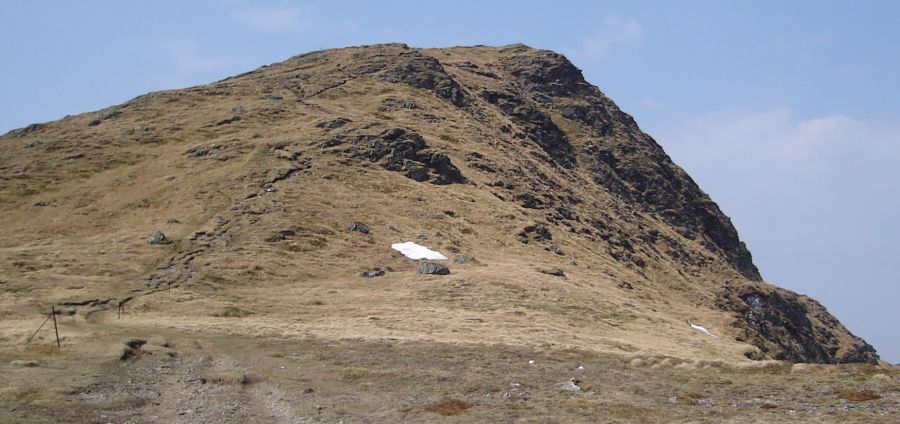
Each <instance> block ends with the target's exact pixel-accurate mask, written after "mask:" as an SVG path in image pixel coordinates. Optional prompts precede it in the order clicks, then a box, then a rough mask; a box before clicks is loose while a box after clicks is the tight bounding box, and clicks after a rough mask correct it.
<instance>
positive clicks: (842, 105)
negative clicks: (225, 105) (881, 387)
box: [0, 0, 900, 362]
mask: <svg viewBox="0 0 900 424" xmlns="http://www.w3.org/2000/svg"><path fill="white" fill-rule="evenodd" d="M0 16H4V17H5V18H6V19H4V25H3V26H0V39H2V40H3V41H2V43H0V57H3V66H0V93H2V99H3V100H4V101H3V102H2V104H0V132H5V131H7V130H9V129H12V128H17V127H22V126H24V125H27V124H29V123H32V122H41V121H48V120H53V119H58V118H61V117H62V116H64V115H66V114H75V113H80V112H85V111H89V110H96V109H99V108H102V107H106V106H109V105H112V104H116V103H121V102H123V101H125V100H127V99H130V98H132V97H135V96H137V95H140V94H143V93H145V92H148V91H153V90H160V89H168V88H178V87H185V86H189V85H194V84H200V83H205V82H210V81H213V80H217V79H221V78H223V77H226V76H229V75H233V74H236V73H240V72H243V71H247V70H251V69H254V68H256V67H258V66H260V65H263V64H267V63H272V62H277V61H280V60H284V59H286V58H288V57H290V56H292V55H295V54H298V53H302V52H305V51H309V50H316V49H322V48H329V47H341V46H346V45H356V44H371V43H380V42H404V43H407V44H410V45H412V46H422V47H441V46H452V45H467V44H489V45H503V44H511V43H518V42H522V43H525V44H529V45H531V46H534V47H541V48H548V49H553V50H556V51H559V52H562V53H564V54H566V55H567V56H568V57H569V58H570V59H571V60H572V61H573V62H574V63H575V64H576V65H577V66H579V67H580V68H582V69H583V70H584V74H585V76H586V77H587V79H588V80H589V81H590V82H591V83H594V84H596V85H597V86H599V87H600V89H601V90H603V91H604V92H605V93H606V94H607V95H609V96H610V97H611V98H612V99H613V100H615V101H616V102H617V103H618V104H619V106H620V107H621V108H622V109H623V110H625V111H626V112H628V113H630V114H632V115H634V117H635V118H636V120H637V122H638V124H639V125H640V126H641V127H642V128H643V129H644V131H646V132H647V133H649V134H650V135H652V136H653V137H654V138H655V139H656V140H657V141H658V142H659V143H660V144H661V145H662V146H663V147H664V148H665V149H666V151H667V152H669V154H670V155H671V156H672V157H673V159H674V160H675V161H676V162H677V163H679V164H680V165H682V166H683V167H684V168H685V169H686V170H687V171H688V172H689V173H690V174H691V175H692V176H693V177H694V178H695V180H697V182H698V183H699V184H700V185H701V187H702V188H703V189H704V190H706V191H707V192H708V193H710V195H711V196H712V197H713V199H714V200H716V201H717V202H718V203H719V205H720V206H721V207H722V209H723V210H724V211H725V212H726V213H727V214H728V215H729V216H731V217H732V219H733V221H734V223H735V225H736V226H737V228H738V231H739V232H740V234H741V236H742V237H743V238H744V240H746V241H747V244H748V245H749V247H750V249H751V251H752V252H753V254H754V258H755V260H756V263H757V265H758V266H759V267H760V269H761V271H762V273H763V276H764V277H765V278H766V280H767V281H769V282H772V283H775V284H778V285H781V286H784V287H787V288H790V289H793V290H795V291H798V292H801V293H804V294H808V295H810V296H813V297H815V298H816V299H818V300H820V301H821V302H822V303H823V304H825V305H826V306H827V307H828V308H829V309H830V310H831V311H832V312H833V313H834V314H836V315H837V316H838V318H840V319H841V320H842V321H843V322H844V323H845V324H846V325H847V326H848V327H849V328H850V329H851V330H852V331H853V332H854V333H856V334H858V335H860V336H863V337H864V338H866V339H867V340H868V341H869V342H870V343H872V344H874V345H875V347H876V348H877V349H878V350H879V352H880V353H881V355H882V357H883V358H884V359H886V360H889V361H891V362H900V326H898V325H897V322H900V316H898V312H897V309H898V306H900V222H898V220H900V188H898V183H900V166H898V165H900V77H898V75H900V25H897V23H898V22H900V2H892V1H868V2H850V1H845V2H830V1H793V2H775V1H771V2H769V1H758V2H738V1H679V2H661V1H660V2H642V1H627V2H626V1H605V2H604V1H590V2H588V1H585V2H577V1H573V2H546V1H535V2H529V1H515V2H514V1H508V2H500V1H497V2H487V1H478V2H474V1H455V2H450V3H447V2H442V3H430V4H429V3H426V2H421V1H394V2H387V1H385V2H363V1H356V2H354V1H346V2H340V1H319V2H316V1H310V2H306V1H304V2H300V1H297V2H291V1H258V2H250V1H239V0H231V1H225V0H223V1H191V2H186V1H154V2H123V1H84V2H67V1H58V2H48V1H37V0H33V1H27V2H25V1H20V2H12V1H8V2H4V3H3V4H0Z"/></svg>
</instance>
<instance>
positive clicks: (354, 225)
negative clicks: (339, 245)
mask: <svg viewBox="0 0 900 424" xmlns="http://www.w3.org/2000/svg"><path fill="white" fill-rule="evenodd" d="M347 229H348V230H350V231H356V232H358V233H363V234H369V227H368V226H367V225H366V224H363V223H360V222H351V223H350V224H347Z"/></svg>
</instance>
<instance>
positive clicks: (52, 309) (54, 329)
mask: <svg viewBox="0 0 900 424" xmlns="http://www.w3.org/2000/svg"><path fill="white" fill-rule="evenodd" d="M50 315H52V316H53V331H55V332H56V347H58V348H59V347H62V346H60V344H59V327H57V326H56V308H55V307H53V306H51V307H50Z"/></svg>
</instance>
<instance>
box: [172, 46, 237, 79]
mask: <svg viewBox="0 0 900 424" xmlns="http://www.w3.org/2000/svg"><path fill="white" fill-rule="evenodd" d="M168 50H169V54H170V55H171V58H172V61H173V63H174V65H175V68H176V69H177V70H178V72H179V73H182V74H192V73H199V72H208V71H213V70H216V69H219V68H222V67H223V66H225V65H226V64H227V63H228V60H227V59H225V58H221V57H213V56H209V55H204V54H202V53H200V52H199V51H198V49H197V47H196V46H195V45H194V43H191V42H188V41H173V42H171V43H170V44H169V47H168Z"/></svg>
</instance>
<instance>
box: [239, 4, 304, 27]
mask: <svg viewBox="0 0 900 424" xmlns="http://www.w3.org/2000/svg"><path fill="white" fill-rule="evenodd" d="M235 17H236V18H237V19H238V21H240V22H241V23H243V24H244V25H247V26H249V27H251V28H255V29H260V30H264V31H280V30H285V29H291V28H296V27H298V26H299V25H300V18H301V13H300V9H299V8H298V7H295V6H288V7H259V8H254V9H243V10H238V11H236V12H235Z"/></svg>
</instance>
